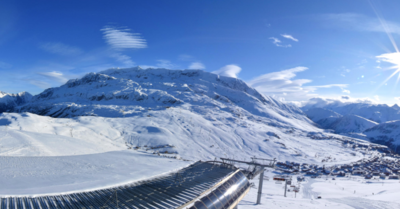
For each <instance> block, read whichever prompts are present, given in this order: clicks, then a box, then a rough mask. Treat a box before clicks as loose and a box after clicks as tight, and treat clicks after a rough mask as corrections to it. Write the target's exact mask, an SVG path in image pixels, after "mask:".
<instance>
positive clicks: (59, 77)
mask: <svg viewBox="0 0 400 209" xmlns="http://www.w3.org/2000/svg"><path fill="white" fill-rule="evenodd" d="M37 74H39V75H41V76H44V77H46V78H48V79H50V80H52V81H56V82H59V83H62V84H63V83H65V82H67V81H68V78H66V77H65V75H64V74H63V73H61V72H57V71H52V72H39V73H37Z"/></svg>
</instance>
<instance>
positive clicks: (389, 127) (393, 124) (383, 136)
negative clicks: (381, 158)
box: [363, 121, 400, 153]
mask: <svg viewBox="0 0 400 209" xmlns="http://www.w3.org/2000/svg"><path fill="white" fill-rule="evenodd" d="M363 134H364V135H365V137H366V138H368V139H369V140H370V141H371V142H374V143H379V144H384V145H387V146H388V147H390V148H392V149H393V150H395V151H396V152H397V153H400V121H389V122H386V123H381V124H379V125H377V126H374V127H372V128H369V129H367V130H365V131H364V133H363Z"/></svg>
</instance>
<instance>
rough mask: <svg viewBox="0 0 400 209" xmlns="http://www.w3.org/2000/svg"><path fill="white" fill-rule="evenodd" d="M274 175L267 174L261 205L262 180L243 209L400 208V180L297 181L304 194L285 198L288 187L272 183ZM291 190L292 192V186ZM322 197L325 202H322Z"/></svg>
mask: <svg viewBox="0 0 400 209" xmlns="http://www.w3.org/2000/svg"><path fill="white" fill-rule="evenodd" d="M273 175H274V174H273V173H272V172H268V173H266V176H269V180H268V181H267V180H264V186H263V194H262V198H261V205H256V204H255V203H256V200H257V191H258V177H257V178H256V179H254V180H252V181H251V182H253V183H254V184H255V185H256V186H255V187H253V188H251V189H250V192H249V193H248V194H247V196H246V197H245V198H244V199H243V200H242V201H241V202H240V204H239V208H246V209H247V208H249V209H253V208H271V209H275V208H304V209H317V208H332V209H338V208H345V209H347V208H349V209H350V208H355V209H365V208H382V209H383V208H385V209H388V208H393V209H395V208H400V199H399V198H398V197H399V195H400V182H399V180H365V179H364V178H362V177H351V178H347V177H346V178H344V177H343V178H340V177H339V178H336V180H332V177H329V178H326V177H322V178H317V179H311V178H308V177H306V182H301V183H298V182H297V181H296V179H295V178H293V180H292V185H296V186H297V185H300V191H299V192H298V193H296V195H295V193H294V192H293V191H290V192H287V193H286V195H287V197H284V186H285V185H284V183H282V184H277V183H276V182H275V181H273V180H272V176H273ZM288 188H291V187H290V186H288ZM318 196H321V199H318Z"/></svg>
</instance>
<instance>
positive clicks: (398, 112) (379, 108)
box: [301, 98, 400, 123]
mask: <svg viewBox="0 0 400 209" xmlns="http://www.w3.org/2000/svg"><path fill="white" fill-rule="evenodd" d="M313 108H324V109H327V110H331V111H334V112H336V113H338V114H341V115H358V116H361V117H363V118H366V119H368V120H372V121H375V122H377V123H384V122H386V121H392V120H400V108H399V107H398V106H397V105H394V106H392V107H391V106H388V105H386V104H375V103H372V102H370V101H361V100H359V101H346V100H344V101H342V100H334V99H323V98H313V99H310V100H309V101H308V102H307V104H305V105H304V106H303V107H301V109H302V110H303V111H308V110H310V109H313Z"/></svg>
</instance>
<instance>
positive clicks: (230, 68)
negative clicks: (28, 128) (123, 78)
mask: <svg viewBox="0 0 400 209" xmlns="http://www.w3.org/2000/svg"><path fill="white" fill-rule="evenodd" d="M249 2H250V3H249ZM398 8H400V1H395V0H392V1H389V0H388V1H357V0H353V1H341V0H335V1H319V0H318V1H317V0H316V1H312V0H308V1H295V0H293V1H284V0H281V1H235V0H229V1H228V0H226V1H183V0H182V1H177V0H172V1H151V0H150V1H73V0H70V1H1V2H0V73H1V76H0V91H5V92H10V93H16V92H20V91H28V92H30V93H32V94H38V93H40V92H42V91H43V90H44V89H46V88H49V87H55V86H59V85H61V84H63V83H65V82H66V81H67V80H68V79H71V78H77V77H80V76H82V75H84V74H86V73H88V72H98V71H100V70H104V69H107V68H111V67H120V68H122V67H131V66H137V65H139V66H141V67H165V68H170V69H189V68H196V69H203V70H205V71H209V72H215V73H219V74H221V75H227V76H232V77H238V78H240V79H242V80H244V81H246V82H247V83H249V84H250V85H251V86H253V87H255V88H256V89H258V90H260V91H261V92H263V93H265V94H267V95H274V96H275V97H277V98H282V99H285V100H286V101H305V100H307V99H309V98H311V97H315V96H319V97H328V98H339V97H341V96H342V95H346V96H350V97H351V98H364V99H365V98H368V99H370V100H373V101H375V102H378V103H388V104H394V103H398V102H400V100H398V99H399V98H400V95H399V90H400V85H396V83H397V80H398V75H399V73H396V72H397V69H398V66H399V65H400V56H399V54H398V53H397V50H396V43H397V42H399V43H400V37H399V35H400V13H399V12H398ZM391 75H392V77H391V78H390V79H388V77H390V76H391Z"/></svg>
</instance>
